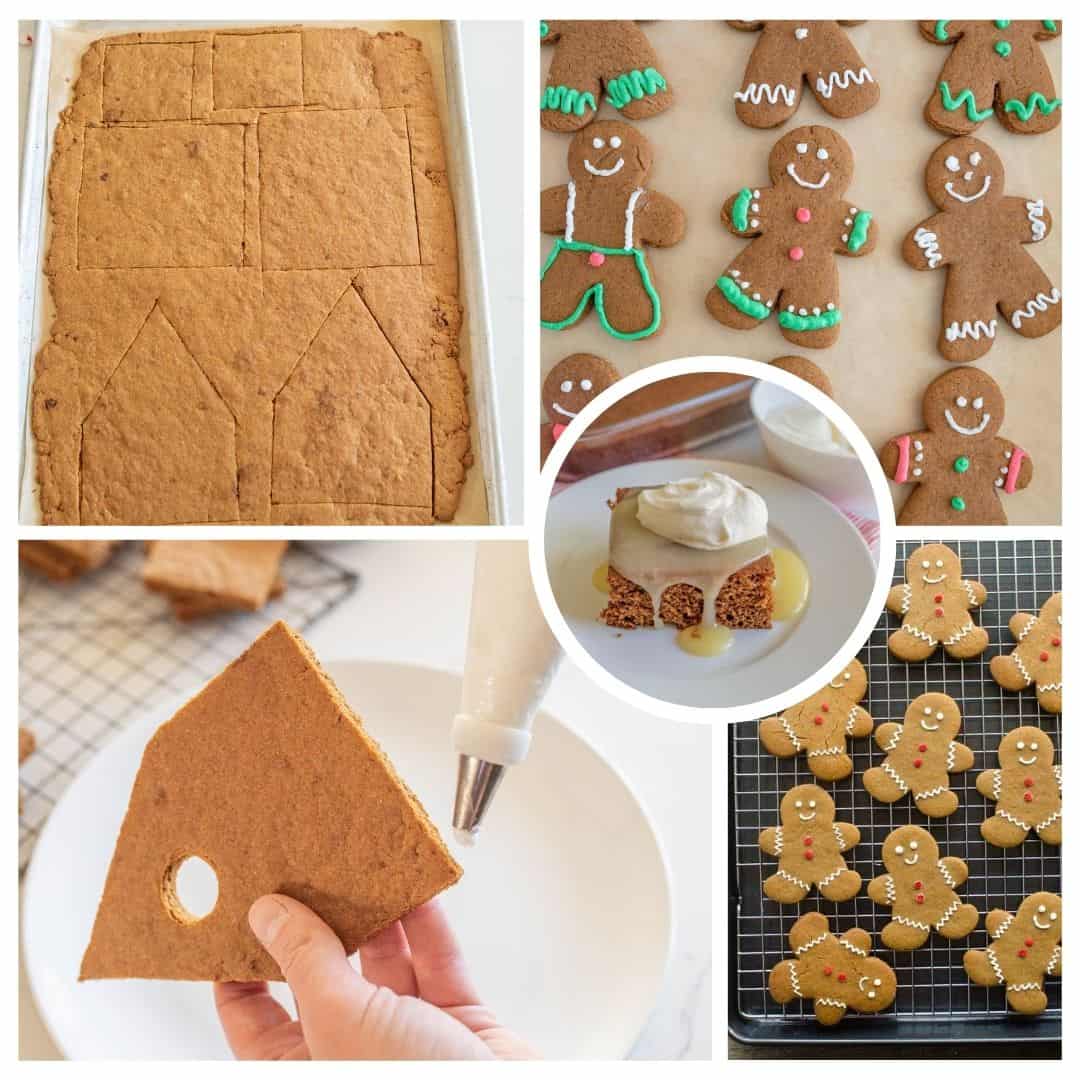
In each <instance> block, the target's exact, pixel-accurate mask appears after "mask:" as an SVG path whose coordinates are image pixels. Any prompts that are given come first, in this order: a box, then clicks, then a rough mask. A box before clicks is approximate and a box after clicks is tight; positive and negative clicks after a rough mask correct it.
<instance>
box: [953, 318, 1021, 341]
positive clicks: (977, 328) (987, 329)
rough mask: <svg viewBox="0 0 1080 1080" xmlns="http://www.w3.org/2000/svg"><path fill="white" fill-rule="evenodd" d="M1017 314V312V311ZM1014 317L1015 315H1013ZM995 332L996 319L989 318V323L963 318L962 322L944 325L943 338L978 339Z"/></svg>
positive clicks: (991, 335)
mask: <svg viewBox="0 0 1080 1080" xmlns="http://www.w3.org/2000/svg"><path fill="white" fill-rule="evenodd" d="M1017 314H1019V312H1018V313H1017ZM1013 318H1014V319H1015V318H1016V315H1014V316H1013ZM996 334H997V319H991V320H990V322H989V323H986V322H984V321H983V320H982V319H976V320H975V321H974V322H971V321H970V320H969V319H965V320H964V321H963V322H962V323H960V322H953V323H950V324H949V325H948V326H946V327H945V340H946V341H956V340H957V339H958V338H972V339H973V340H975V341H978V340H979V338H981V337H983V336H984V335H985V336H986V337H989V338H992V337H994V336H996Z"/></svg>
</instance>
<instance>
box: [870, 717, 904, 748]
mask: <svg viewBox="0 0 1080 1080" xmlns="http://www.w3.org/2000/svg"><path fill="white" fill-rule="evenodd" d="M900 731H901V726H900V725H899V724H894V723H888V724H879V725H878V726H877V728H876V730H875V731H874V742H876V743H877V744H878V746H880V747H881V749H882V750H884V749H886V748H887V747H888V745H889V743H891V742H892V740H893V738H894V736H896V735H899V734H900Z"/></svg>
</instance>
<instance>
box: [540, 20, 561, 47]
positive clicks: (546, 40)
mask: <svg viewBox="0 0 1080 1080" xmlns="http://www.w3.org/2000/svg"><path fill="white" fill-rule="evenodd" d="M561 37H562V23H561V22H556V21H555V20H554V19H542V20H541V21H540V44H541V45H554V44H555V42H556V41H558V40H559V38H561Z"/></svg>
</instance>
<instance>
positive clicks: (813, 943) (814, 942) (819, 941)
mask: <svg viewBox="0 0 1080 1080" xmlns="http://www.w3.org/2000/svg"><path fill="white" fill-rule="evenodd" d="M828 938H829V931H828V930H825V931H824V932H823V933H821V934H820V935H819V936H818V937H816V938H811V939H810V940H809V941H808V942H807V943H806V944H805V945H800V946H799V947H798V948H797V949H796V950H795V955H796V956H802V954H803V953H804V952H809V951H810V950H811V949H813V948H816V947H817V946H818V945H824V944H825V942H826V941H827V940H828Z"/></svg>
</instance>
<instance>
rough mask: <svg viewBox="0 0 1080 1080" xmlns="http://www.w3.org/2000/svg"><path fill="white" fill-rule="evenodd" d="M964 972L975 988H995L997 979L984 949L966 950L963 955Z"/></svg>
mask: <svg viewBox="0 0 1080 1080" xmlns="http://www.w3.org/2000/svg"><path fill="white" fill-rule="evenodd" d="M964 970H965V971H966V972H967V975H968V978H969V979H970V980H971V981H972V982H973V983H975V984H976V985H977V986H997V985H998V977H997V972H996V971H995V970H994V966H993V964H991V963H990V957H989V955H988V954H987V952H986V950H985V949H968V951H967V952H966V953H964Z"/></svg>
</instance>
